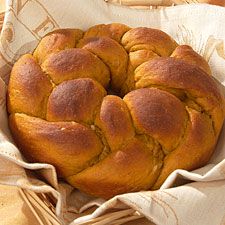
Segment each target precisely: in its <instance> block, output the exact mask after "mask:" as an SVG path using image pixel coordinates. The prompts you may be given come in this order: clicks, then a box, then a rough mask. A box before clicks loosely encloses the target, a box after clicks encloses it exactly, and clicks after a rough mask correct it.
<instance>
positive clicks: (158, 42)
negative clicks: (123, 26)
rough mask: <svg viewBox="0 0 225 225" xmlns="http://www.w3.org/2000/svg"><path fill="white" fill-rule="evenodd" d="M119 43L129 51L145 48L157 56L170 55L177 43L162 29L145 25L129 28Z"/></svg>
mask: <svg viewBox="0 0 225 225" xmlns="http://www.w3.org/2000/svg"><path fill="white" fill-rule="evenodd" d="M121 43H122V45H123V46H124V48H125V49H126V50H127V51H129V52H133V51H137V50H143V49H145V50H149V51H153V52H154V53H156V54H157V55H159V56H170V55H171V53H172V52H173V51H174V49H175V48H176V47H177V43H176V42H175V41H174V40H173V39H172V38H171V37H170V36H169V35H167V34H166V33H164V32H163V31H161V30H157V29H152V28H146V27H139V28H134V29H131V30H129V31H128V32H126V33H125V34H124V36H123V37H122V41H121Z"/></svg>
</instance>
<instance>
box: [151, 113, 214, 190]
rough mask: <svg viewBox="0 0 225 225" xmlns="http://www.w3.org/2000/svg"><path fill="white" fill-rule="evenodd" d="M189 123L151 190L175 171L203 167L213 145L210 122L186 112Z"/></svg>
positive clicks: (166, 159)
mask: <svg viewBox="0 0 225 225" xmlns="http://www.w3.org/2000/svg"><path fill="white" fill-rule="evenodd" d="M187 112H188V114H189V118H190V120H189V122H188V125H187V128H186V132H185V134H184V136H183V140H182V141H181V143H180V144H179V146H178V147H177V148H176V149H175V150H174V151H173V152H171V153H170V154H169V155H167V156H166V157H165V159H164V165H163V169H162V171H161V174H160V176H159V178H158V180H157V182H156V183H155V184H154V187H153V189H158V188H160V186H161V185H162V184H163V182H164V181H165V179H166V178H167V177H168V176H169V174H170V173H171V172H172V171H174V170H175V169H185V170H194V169H197V168H199V167H201V166H203V165H205V164H206V163H207V162H208V160H209V159H210V157H211V155H212V153H213V148H214V145H215V140H216V139H215V134H214V131H213V129H212V121H211V120H210V119H209V118H208V117H207V116H206V115H202V114H201V113H199V112H197V111H195V110H193V109H188V110H187Z"/></svg>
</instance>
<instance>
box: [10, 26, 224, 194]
mask: <svg viewBox="0 0 225 225" xmlns="http://www.w3.org/2000/svg"><path fill="white" fill-rule="evenodd" d="M210 75H211V71H210V68H209V65H208V63H207V62H206V61H205V60H204V59H203V58H202V57H201V56H200V55H198V54H197V53H196V52H194V50H193V49H192V48H191V47H190V46H186V45H178V44H177V43H176V42H175V41H174V40H173V39H172V38H171V37H170V36H169V35H167V34H166V33H164V32H163V31H160V30H157V29H152V28H145V27H140V28H133V29H131V28H129V27H128V26H126V25H123V24H116V23H115V24H108V25H104V24H100V25H96V26H94V27H91V28H90V29H88V30H87V31H86V32H83V31H81V30H79V29H60V30H56V31H53V32H51V33H49V34H48V35H46V36H45V37H44V38H43V39H42V40H41V42H40V43H39V45H38V46H37V48H36V49H35V51H34V53H33V55H31V54H26V55H24V56H22V57H21V58H20V59H19V60H18V61H17V62H16V63H15V65H14V67H13V69H12V73H11V77H10V82H9V88H8V111H9V114H10V116H9V125H10V128H11V131H12V134H13V136H14V139H15V141H16V143H17V145H18V146H19V148H20V149H21V152H22V153H23V154H24V156H25V157H26V158H27V159H28V160H30V161H32V162H45V163H51V164H53V165H54V166H55V167H56V169H57V172H58V175H59V176H62V177H64V178H65V179H66V180H67V181H68V182H69V183H70V184H71V185H73V186H74V187H76V188H78V189H80V190H82V191H84V192H86V193H89V194H91V195H94V196H99V197H103V198H110V197H112V196H114V195H117V194H121V193H125V192H131V191H140V190H148V189H157V188H159V187H160V186H161V185H162V183H163V182H164V181H165V179H166V178H167V177H168V175H169V174H170V173H171V172H172V171H174V170H175V169H177V168H181V169H186V170H193V169H196V168H198V167H200V166H202V165H204V164H206V163H207V162H208V160H209V158H210V157H211V155H212V153H213V150H214V147H215V144H216V142H217V139H218V136H219V133H220V130H221V127H222V124H223V120H224V116H225V100H224V96H223V94H222V93H221V91H220V87H219V86H218V84H217V83H216V82H215V81H214V79H213V78H212V77H211V76H210ZM107 93H113V94H114V95H112V94H108V95H107ZM116 95H118V96H116Z"/></svg>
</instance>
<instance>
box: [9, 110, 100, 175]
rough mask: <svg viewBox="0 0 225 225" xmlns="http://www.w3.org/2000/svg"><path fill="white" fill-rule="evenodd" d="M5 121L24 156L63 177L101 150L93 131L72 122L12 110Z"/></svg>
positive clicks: (75, 170) (80, 166) (75, 171)
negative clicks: (47, 119) (50, 119)
mask: <svg viewBox="0 0 225 225" xmlns="http://www.w3.org/2000/svg"><path fill="white" fill-rule="evenodd" d="M9 124H10V129H11V131H12V133H13V136H14V139H15V140H16V142H17V145H18V146H19V147H20V149H21V151H22V153H23V154H24V156H25V157H27V158H28V159H29V160H30V161H32V162H44V163H50V164H52V165H54V166H55V167H56V168H57V170H58V172H59V174H60V175H62V176H64V177H65V176H71V175H73V174H74V173H77V172H79V171H81V170H83V169H84V168H85V167H86V166H88V165H89V163H91V162H92V161H94V160H96V158H97V157H98V155H99V154H100V153H101V152H102V150H103V146H102V143H101V141H100V140H99V138H98V137H97V135H96V134H95V133H94V132H93V131H92V130H91V129H90V128H87V127H85V126H83V125H81V124H79V123H76V122H47V121H45V120H42V119H39V118H35V117H30V116H27V115H25V114H18V113H16V114H12V115H11V116H10V117H9Z"/></svg>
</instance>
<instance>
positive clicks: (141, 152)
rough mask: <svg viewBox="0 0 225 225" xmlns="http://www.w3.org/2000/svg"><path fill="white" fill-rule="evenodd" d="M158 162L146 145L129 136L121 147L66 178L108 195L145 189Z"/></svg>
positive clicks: (81, 187)
mask: <svg viewBox="0 0 225 225" xmlns="http://www.w3.org/2000/svg"><path fill="white" fill-rule="evenodd" d="M161 166H162V160H161V159H160V158H155V157H154V156H153V154H152V153H151V150H150V149H148V147H147V146H145V145H144V144H143V143H142V142H140V141H139V140H137V139H133V140H132V141H131V142H130V143H129V144H128V145H127V146H125V147H124V148H121V149H120V150H118V151H116V152H114V153H112V154H110V155H109V156H108V157H107V158H106V159H104V160H102V161H100V162H99V163H98V164H96V165H94V166H93V167H90V168H87V169H86V170H84V171H82V172H81V173H78V174H77V175H74V176H70V177H68V178H67V180H68V182H69V183H70V184H72V185H74V186H75V187H78V188H80V189H81V190H84V191H85V192H87V193H90V194H92V195H95V196H102V197H103V198H105V199H108V198H111V197H113V196H114V195H117V194H122V193H126V192H133V191H138V190H146V189H149V188H150V187H151V186H152V185H153V184H154V182H155V180H156V179H157V177H158V175H159V172H160V169H161ZM134 168H135V169H134ZM131 174H132V176H131ZM99 187H101V189H100V188H99Z"/></svg>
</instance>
